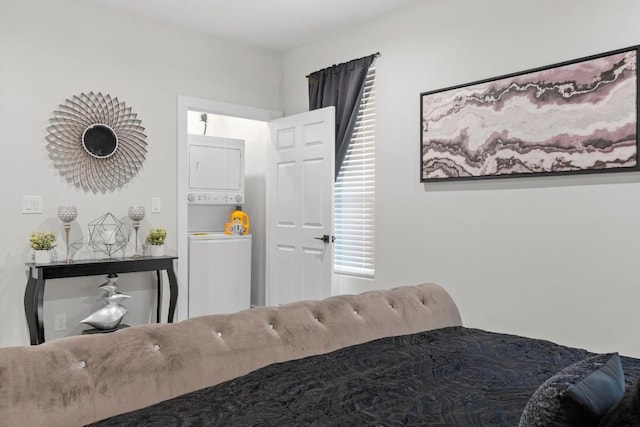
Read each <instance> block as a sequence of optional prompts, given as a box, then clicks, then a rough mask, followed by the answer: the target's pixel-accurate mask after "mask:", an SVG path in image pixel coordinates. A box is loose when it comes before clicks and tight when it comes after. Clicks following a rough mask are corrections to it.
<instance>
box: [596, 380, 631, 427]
mask: <svg viewBox="0 0 640 427" xmlns="http://www.w3.org/2000/svg"><path fill="white" fill-rule="evenodd" d="M599 426H600V427H640V378H638V379H637V380H636V382H635V384H633V385H632V386H631V387H629V388H628V389H627V391H625V392H624V396H622V400H621V401H620V402H618V404H617V405H615V406H614V407H613V408H611V409H610V410H609V412H607V414H606V415H605V416H604V417H603V418H602V421H600V424H599Z"/></svg>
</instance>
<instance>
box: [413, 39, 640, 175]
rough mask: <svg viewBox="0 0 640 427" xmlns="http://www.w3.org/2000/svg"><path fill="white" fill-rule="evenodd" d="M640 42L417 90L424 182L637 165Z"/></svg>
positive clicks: (610, 169)
mask: <svg viewBox="0 0 640 427" xmlns="http://www.w3.org/2000/svg"><path fill="white" fill-rule="evenodd" d="M639 48H640V46H633V47H629V48H625V49H619V50H615V51H610V52H605V53H601V54H598V55H592V56H588V57H584V58H579V59H574V60H571V61H566V62H562V63H557V64H553V65H548V66H545V67H539V68H535V69H530V70H527V71H522V72H517V73H512V74H507V75H503V76H499V77H494V78H489V79H484V80H479V81H475V82H472V83H465V84H461V85H457V86H451V87H447V88H444V89H438V90H433V91H429V92H423V93H421V94H420V121H421V122H420V154H421V156H420V181H421V182H437V181H444V180H465V179H479V178H506V177H522V176H539V175H562V174H581V173H597V172H625V171H638V170H640V167H639V154H638V153H639V150H638V76H637V70H638V60H639V57H640V55H639V52H638V50H639Z"/></svg>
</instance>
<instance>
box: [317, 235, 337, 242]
mask: <svg viewBox="0 0 640 427" xmlns="http://www.w3.org/2000/svg"><path fill="white" fill-rule="evenodd" d="M314 239H316V240H322V242H323V243H329V242H331V243H333V242H335V241H336V236H329V235H328V234H323V235H322V237H314Z"/></svg>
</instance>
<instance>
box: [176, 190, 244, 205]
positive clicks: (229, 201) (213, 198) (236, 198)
mask: <svg viewBox="0 0 640 427" xmlns="http://www.w3.org/2000/svg"><path fill="white" fill-rule="evenodd" d="M187 201H188V202H189V203H190V204H193V205H238V204H242V203H244V196H243V194H242V193H220V192H215V193H209V192H202V191H201V192H191V193H189V194H188V195H187Z"/></svg>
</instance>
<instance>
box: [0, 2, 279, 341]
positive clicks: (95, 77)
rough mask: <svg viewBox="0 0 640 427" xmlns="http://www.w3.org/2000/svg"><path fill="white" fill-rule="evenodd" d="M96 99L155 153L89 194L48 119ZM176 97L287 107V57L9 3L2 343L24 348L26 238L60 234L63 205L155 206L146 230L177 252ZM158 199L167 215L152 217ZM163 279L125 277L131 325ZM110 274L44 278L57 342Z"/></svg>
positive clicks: (89, 11) (2, 35) (1, 77)
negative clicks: (119, 106)
mask: <svg viewBox="0 0 640 427" xmlns="http://www.w3.org/2000/svg"><path fill="white" fill-rule="evenodd" d="M89 91H96V92H98V91H99V92H102V93H103V94H110V95H112V96H117V97H118V99H119V100H120V101H124V102H125V103H126V104H127V106H129V107H132V108H133V111H134V112H136V113H137V114H138V118H139V119H141V120H142V125H143V126H144V127H145V128H146V130H145V133H146V135H147V143H148V146H147V150H148V152H147V156H146V161H145V163H144V165H143V168H142V170H141V171H140V172H139V174H138V175H137V176H136V177H135V178H134V179H133V180H132V181H131V182H130V183H128V184H127V185H125V186H124V188H122V189H119V190H116V191H114V192H113V193H107V194H93V193H85V192H84V191H82V190H79V189H76V188H75V187H73V186H71V185H69V184H67V183H66V181H64V180H63V179H62V178H61V177H60V176H59V175H58V174H57V172H56V170H55V169H54V168H53V165H52V162H51V160H50V159H49V158H48V153H47V150H46V142H45V136H46V127H47V126H48V119H49V118H50V114H51V112H52V111H53V110H54V109H56V108H57V106H58V105H59V104H63V103H64V102H65V99H67V98H70V97H71V96H73V95H76V94H79V93H82V92H89ZM178 95H187V96H194V97H200V98H206V99H215V100H217V101H222V102H229V103H234V104H241V105H250V106H254V107H260V108H266V109H271V110H281V55H280V54H278V53H275V52H271V51H267V50H261V49H254V48H249V47H245V46H242V45H237V44H233V43H230V42H227V41H222V40H220V39H215V38H211V37H207V36H204V35H199V34H195V33H190V32H186V31H182V30H178V29H175V28H172V27H169V26H164V25H160V24H156V23H153V22H151V21H147V20H144V19H142V18H139V17H136V16H126V15H122V14H119V13H117V12H114V11H110V10H109V9H102V8H99V7H98V6H93V5H91V4H87V3H86V2H83V1H81V0H58V1H55V2H52V1H47V0H2V2H0V143H1V144H2V147H3V156H2V159H3V160H2V167H0V178H1V182H2V187H1V195H2V209H0V223H1V224H3V227H2V237H1V238H0V346H9V345H20V344H27V343H28V342H29V341H28V331H27V326H26V321H25V317H24V308H23V295H24V287H25V284H26V275H25V267H24V262H25V261H26V260H27V258H28V256H29V249H28V238H29V235H30V233H31V231H32V230H34V229H51V230H56V231H57V230H60V229H59V223H58V220H57V219H56V209H57V206H58V205H60V204H63V203H71V204H74V205H76V206H77V207H78V212H79V213H78V219H77V221H76V223H75V225H74V230H75V232H77V233H85V234H86V229H87V224H88V223H89V221H91V220H93V219H95V218H97V217H99V216H100V215H102V214H104V213H106V212H112V213H113V214H114V215H115V216H117V217H123V216H126V213H127V208H128V207H129V206H130V205H134V204H142V205H144V206H145V207H146V208H147V218H146V219H145V222H144V224H143V227H146V228H148V227H149V226H152V225H153V226H164V227H166V228H167V229H168V231H169V237H168V241H167V246H168V250H169V251H172V250H173V251H175V248H176V236H175V234H176V231H175V230H176V160H175V158H176V103H177V96H178ZM22 195H42V196H43V198H44V213H43V214H42V215H23V214H22V213H21V207H22V201H21V197H22ZM151 197H160V198H161V199H162V206H163V210H162V213H159V214H151V213H150V211H151ZM153 278H154V275H153V274H152V273H149V274H142V273H141V274H133V275H123V276H122V278H121V280H120V284H121V289H122V290H123V291H125V292H127V293H129V294H131V295H133V296H134V298H132V300H131V301H128V302H126V303H125V305H127V306H129V308H130V313H129V314H128V315H127V317H125V321H126V323H129V324H137V323H144V322H146V321H147V320H148V319H150V318H152V317H153V315H154V314H153V313H152V306H153V304H154V298H155V293H154V291H153V289H154V282H153ZM102 282H104V278H103V277H93V278H78V279H73V280H55V281H50V282H47V287H46V292H45V313H44V315H45V331H46V337H47V338H48V339H50V338H55V337H58V336H62V335H73V334H77V333H78V332H79V330H80V329H82V328H83V327H80V326H78V325H77V323H78V321H79V320H81V319H82V318H84V317H85V316H87V315H88V314H89V313H90V312H91V309H93V308H95V305H96V303H97V302H99V297H100V296H101V294H102V292H100V291H98V290H97V289H96V287H97V286H98V285H99V284H101V283H102ZM58 312H66V313H67V315H68V326H69V327H68V330H67V331H65V332H63V333H58V334H56V333H53V331H52V329H53V328H52V327H51V325H52V320H53V314H54V313H58Z"/></svg>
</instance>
